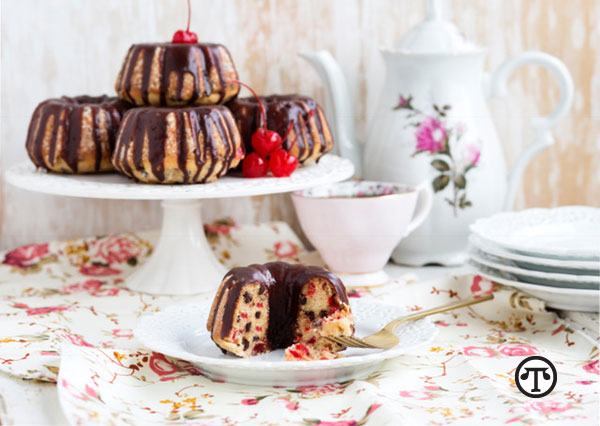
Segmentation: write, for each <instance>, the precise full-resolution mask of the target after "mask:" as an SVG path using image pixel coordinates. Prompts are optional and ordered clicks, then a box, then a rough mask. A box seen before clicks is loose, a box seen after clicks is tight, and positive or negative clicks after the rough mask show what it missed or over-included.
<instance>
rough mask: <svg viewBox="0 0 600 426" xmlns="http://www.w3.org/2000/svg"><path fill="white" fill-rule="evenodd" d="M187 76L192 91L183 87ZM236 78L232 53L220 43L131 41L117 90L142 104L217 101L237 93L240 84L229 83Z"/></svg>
mask: <svg viewBox="0 0 600 426" xmlns="http://www.w3.org/2000/svg"><path fill="white" fill-rule="evenodd" d="M155 55H158V60H157V61H154V57H155ZM138 61H141V67H137V64H138ZM138 73H140V74H141V75H137V74H138ZM186 76H191V77H192V83H193V87H192V90H191V92H188V91H186V90H184V89H185V84H184V83H185V82H184V79H185V77H186ZM237 78H238V77H237V71H236V70H235V66H234V64H233V61H232V59H231V55H230V54H229V51H228V50H227V48H226V47H225V46H223V45H221V44H211V43H197V44H172V43H148V44H134V45H133V46H131V47H130V48H129V51H128V52H127V56H126V58H125V62H124V64H123V68H122V69H121V72H120V74H119V77H118V78H117V83H116V90H117V93H118V94H119V96H120V97H121V98H122V99H124V100H127V101H129V102H131V103H134V104H136V105H141V106H143V105H155V106H158V105H190V104H220V103H222V102H225V101H228V100H230V99H232V98H233V97H235V96H236V95H237V94H238V92H239V85H237V84H234V83H232V82H231V80H236V79H237ZM173 79H175V80H173ZM153 82H154V85H153V84H152V83H153ZM157 83H158V86H156V84H157ZM173 84H174V87H170V86H171V85H173ZM151 94H154V95H155V96H150V95H151ZM215 94H216V95H217V96H212V95H215Z"/></svg>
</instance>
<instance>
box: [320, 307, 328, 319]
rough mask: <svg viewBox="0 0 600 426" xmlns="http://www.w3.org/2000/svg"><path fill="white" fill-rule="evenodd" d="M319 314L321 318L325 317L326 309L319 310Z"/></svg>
mask: <svg viewBox="0 0 600 426" xmlns="http://www.w3.org/2000/svg"><path fill="white" fill-rule="evenodd" d="M319 316H320V317H321V318H325V317H326V316H327V311H326V310H324V309H323V310H322V311H321V312H319Z"/></svg>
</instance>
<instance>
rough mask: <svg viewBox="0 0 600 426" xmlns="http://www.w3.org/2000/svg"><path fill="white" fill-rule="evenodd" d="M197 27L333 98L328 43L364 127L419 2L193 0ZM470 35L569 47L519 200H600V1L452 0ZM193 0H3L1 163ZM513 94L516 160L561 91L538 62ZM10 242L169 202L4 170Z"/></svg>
mask: <svg viewBox="0 0 600 426" xmlns="http://www.w3.org/2000/svg"><path fill="white" fill-rule="evenodd" d="M192 4H193V15H192V29H193V30H194V31H196V32H197V33H198V35H199V38H200V39H201V40H205V41H215V42H221V43H224V44H225V45H227V46H228V48H229V49H230V51H231V53H232V55H233V57H234V59H235V61H236V65H237V68H238V71H239V73H240V77H241V78H242V79H243V80H244V81H247V82H248V83H250V84H251V85H253V86H254V87H255V88H256V89H258V90H259V91H260V92H262V93H270V92H293V91H295V92H299V93H303V94H308V95H313V96H314V97H316V98H317V99H318V100H320V101H322V100H323V91H322V87H321V84H320V81H319V79H318V76H317V74H316V73H315V72H314V71H313V70H312V68H311V67H310V66H309V65H308V63H305V62H304V61H303V60H301V59H299V58H298V57H297V56H296V55H295V53H296V52H298V51H303V50H310V49H321V48H324V49H329V50H330V51H331V52H332V53H333V55H334V56H335V57H336V58H337V59H338V61H339V62H340V63H341V65H342V68H343V69H344V71H345V73H346V78H347V80H348V84H349V86H350V90H351V93H352V96H353V98H354V100H355V103H356V108H355V112H356V114H357V117H356V120H357V129H358V131H359V132H360V134H361V135H364V134H365V128H366V126H365V125H366V123H367V121H368V120H369V116H370V114H372V111H373V109H374V108H373V107H374V104H375V102H376V101H377V97H378V92H379V89H380V83H381V82H382V79H381V77H379V76H380V75H381V73H382V72H383V62H382V60H381V59H380V57H379V53H378V50H377V48H378V46H384V45H391V44H392V43H393V42H394V41H395V40H396V39H397V38H398V37H399V36H400V35H401V34H403V33H404V32H405V31H406V30H408V29H409V28H410V27H411V26H412V25H414V24H416V23H417V22H419V21H420V20H421V18H422V16H423V13H424V6H423V2H422V1H418V0H296V1H294V0H285V1H279V0H277V1H276V0H270V1H269V0H262V1H257V0H255V1H244V0H219V1H215V0H193V1H192ZM446 4H447V5H448V6H449V8H448V9H450V10H448V11H447V15H449V16H450V17H451V18H452V19H453V20H454V21H455V22H456V23H457V24H458V26H459V27H460V28H461V29H462V31H463V32H464V33H465V34H466V36H467V37H468V38H470V39H472V40H474V41H476V42H478V43H479V44H481V45H485V46H488V48H489V53H488V57H487V67H488V69H491V68H493V67H496V66H498V65H499V64H500V63H501V62H502V61H503V60H504V59H505V58H506V57H508V56H510V55H513V54H516V53H519V52H521V51H524V50H538V49H539V50H543V51H546V52H549V53H551V54H552V55H555V56H557V57H559V58H561V59H562V60H563V61H564V62H565V63H566V64H567V66H568V67H569V69H570V70H571V73H572V74H573V79H574V81H575V98H574V103H573V107H572V109H571V111H570V113H569V115H568V117H567V118H566V119H565V120H564V121H563V122H562V123H561V124H560V125H559V127H558V128H557V129H556V131H555V137H556V145H555V146H554V147H552V148H550V149H548V150H547V151H546V152H544V153H543V154H542V155H540V156H539V157H537V158H536V159H535V161H534V163H533V164H531V165H530V167H529V168H528V170H527V172H526V174H525V178H524V182H523V186H522V189H521V192H520V194H519V196H518V201H517V204H516V206H515V207H516V208H517V209H521V208H525V207H532V206H556V205H565V204H590V205H595V206H600V189H599V188H600V168H599V167H598V164H600V33H599V31H600V29H599V28H600V25H599V23H600V2H598V1H594V0H571V1H568V2H567V1H564V0H487V1H477V0H448V1H447V2H446ZM185 21H186V5H185V1H184V0H103V1H92V0H53V1H44V0H19V1H4V2H2V70H1V71H2V97H1V101H2V114H1V118H2V122H1V125H2V128H1V138H2V139H1V142H2V145H1V151H0V152H1V161H0V168H1V169H3V170H5V169H6V168H7V167H9V166H10V165H12V164H15V163H16V162H19V161H23V160H25V159H26V158H27V157H26V153H25V149H24V139H25V135H26V132H27V125H28V122H29V119H30V117H31V113H32V111H33V109H34V107H35V106H36V105H37V104H38V103H39V102H41V101H42V100H44V99H45V98H48V97H54V96H60V95H63V94H67V95H78V94H83V93H86V94H100V93H114V89H113V86H114V80H115V78H116V74H117V71H118V68H119V66H120V64H121V61H122V58H123V56H124V54H125V52H126V50H127V48H128V46H129V45H130V44H132V43H135V42H143V41H162V40H170V38H171V35H172V33H173V32H174V31H175V30H176V29H178V28H182V27H184V26H185ZM509 93H510V95H509V97H508V99H507V100H504V101H493V103H491V105H490V107H491V110H492V113H493V115H494V117H495V119H496V123H497V126H498V130H499V133H500V136H501V138H502V140H503V144H504V148H505V151H506V153H507V159H508V161H509V162H510V161H511V160H512V159H514V158H515V156H516V155H517V153H518V152H519V150H520V149H521V148H523V147H524V146H525V145H526V144H527V143H528V142H529V138H530V136H531V135H530V133H529V131H528V129H527V128H526V122H527V119H528V118H529V117H531V116H533V115H536V114H538V113H547V112H548V111H550V109H551V107H552V105H553V104H554V103H555V102H556V100H557V97H558V90H557V87H556V86H555V84H554V83H553V82H552V79H551V77H550V76H549V75H547V73H546V72H545V71H543V70H541V69H540V68H535V67H529V68H527V69H524V70H522V71H520V72H519V73H518V75H516V76H515V77H513V79H512V80H511V82H510V87H509ZM0 204H1V208H0V229H1V237H0V249H6V248H11V247H14V246H16V245H18V244H25V243H29V242H34V241H44V240H49V239H54V238H67V237H75V236H83V235H92V234H102V233H108V232H117V231H125V230H138V229H147V228H152V227H156V226H157V225H158V223H159V220H160V208H159V206H158V204H157V203H156V202H127V201H101V200H99V201H90V200H85V199H70V198H63V197H52V196H46V195H40V194H34V193H28V192H24V191H21V190H18V189H15V188H12V187H9V186H7V185H6V184H4V183H2V181H1V180H0ZM223 215H230V216H233V217H234V218H236V219H237V220H238V221H239V222H241V223H243V222H260V221H266V220H269V219H285V220H290V221H292V223H295V217H294V213H293V208H292V207H291V203H290V202H289V200H288V198H287V196H285V195H281V196H272V197H257V198H252V199H249V198H247V199H234V200H222V201H211V202H209V203H207V206H206V212H205V219H208V220H210V219H212V218H215V217H219V216H223Z"/></svg>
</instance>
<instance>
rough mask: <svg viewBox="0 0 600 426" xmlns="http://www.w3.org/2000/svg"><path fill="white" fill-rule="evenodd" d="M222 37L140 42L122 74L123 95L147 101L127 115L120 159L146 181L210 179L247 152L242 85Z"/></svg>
mask: <svg viewBox="0 0 600 426" xmlns="http://www.w3.org/2000/svg"><path fill="white" fill-rule="evenodd" d="M235 81H237V72H236V70H235V66H234V65H233V61H232V60H231V56H230V55H229V52H228V51H227V48H226V47H225V46H222V45H219V44H200V43H195V44H187V43H185V44H173V43H158V44H139V45H133V46H131V48H129V52H128V53H127V56H126V57H125V61H124V62H123V66H122V68H121V71H120V73H119V76H118V78H117V84H116V89H117V93H118V94H119V97H120V98H121V99H123V100H126V101H128V102H132V103H135V104H136V105H141V106H142V107H140V108H132V109H131V110H129V111H128V112H127V113H126V114H125V116H124V117H123V122H122V124H121V128H120V129H119V133H118V134H117V140H116V144H115V150H114V153H113V157H112V163H113V165H114V167H115V169H116V170H117V171H119V172H120V173H122V174H124V175H125V176H128V177H130V178H133V179H136V180H138V181H141V182H151V183H205V182H212V181H214V180H216V179H218V178H219V177H221V176H223V175H224V174H225V173H227V171H229V170H230V169H231V168H234V167H236V166H237V165H238V164H239V162H240V161H241V160H242V159H243V158H244V149H243V146H242V141H241V138H240V133H239V131H238V129H237V127H236V125H235V121H234V119H233V116H232V115H231V111H229V110H228V109H227V108H225V107H223V106H221V105H219V104H220V103H222V102H225V101H227V100H228V99H231V98H232V97H234V96H236V95H237V94H238V92H239V90H240V86H239V85H238V84H237V83H235Z"/></svg>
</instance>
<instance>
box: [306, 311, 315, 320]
mask: <svg viewBox="0 0 600 426" xmlns="http://www.w3.org/2000/svg"><path fill="white" fill-rule="evenodd" d="M306 316H307V317H308V319H310V320H311V321H314V320H315V313H314V312H313V311H308V312H307V313H306Z"/></svg>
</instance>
